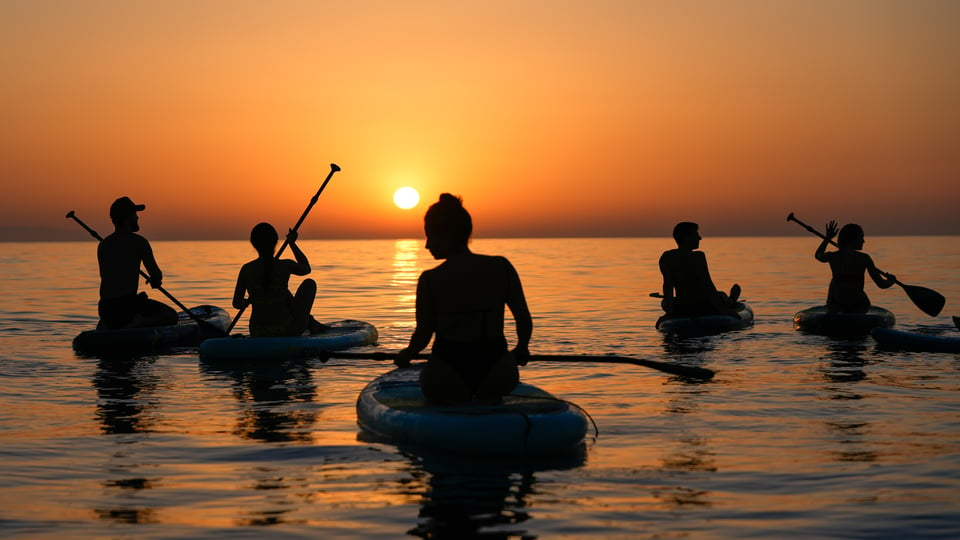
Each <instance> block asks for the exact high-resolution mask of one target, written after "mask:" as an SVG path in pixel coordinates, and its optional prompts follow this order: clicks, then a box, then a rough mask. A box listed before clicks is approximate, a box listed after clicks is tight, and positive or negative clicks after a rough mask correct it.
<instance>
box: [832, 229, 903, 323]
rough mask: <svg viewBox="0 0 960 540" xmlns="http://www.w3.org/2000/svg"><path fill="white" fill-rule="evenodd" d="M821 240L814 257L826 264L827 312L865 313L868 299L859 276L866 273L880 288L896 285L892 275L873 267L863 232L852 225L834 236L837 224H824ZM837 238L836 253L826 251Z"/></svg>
mask: <svg viewBox="0 0 960 540" xmlns="http://www.w3.org/2000/svg"><path fill="white" fill-rule="evenodd" d="M824 236H825V238H824V239H823V241H822V242H820V245H819V246H817V251H816V253H815V254H814V256H815V257H816V258H817V260H818V261H820V262H822V263H830V272H831V273H832V275H833V277H832V278H831V279H830V288H829V290H828V291H827V310H828V311H841V312H844V313H866V312H867V310H868V309H870V299H869V298H868V297H867V293H866V292H864V290H863V281H864V279H863V275H864V273H865V272H866V273H869V274H870V277H871V278H873V282H874V283H876V284H877V287H880V288H881V289H887V288H889V287H891V286H892V285H893V284H894V283H896V281H897V278H896V276H894V275H893V274H884V273H883V272H881V271H880V270H877V267H876V266H874V264H873V259H871V258H870V256H869V255H867V254H866V253H863V252H862V251H860V250H861V249H863V229H862V228H861V227H860V226H859V225H857V224H856V223H848V224H846V225H844V226H843V228H842V229H840V235H839V236H837V222H836V221H830V223H827V231H826V234H824ZM834 236H836V237H837V245H838V246H839V249H838V250H837V251H827V245H828V244H829V243H830V240H832V239H833V237H834Z"/></svg>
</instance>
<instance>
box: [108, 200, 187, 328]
mask: <svg viewBox="0 0 960 540" xmlns="http://www.w3.org/2000/svg"><path fill="white" fill-rule="evenodd" d="M144 208H146V206H144V205H142V204H134V202H133V201H131V200H130V198H129V197H120V198H119V199H117V200H116V201H114V202H113V204H112V205H110V220H111V221H113V226H114V231H113V233H112V234H110V235H109V236H107V237H106V238H104V239H103V240H102V241H101V242H100V245H99V246H98V247H97V261H98V262H99V264H100V303H99V305H98V306H97V311H98V312H99V314H100V322H99V323H98V324H97V329H115V328H137V327H143V326H166V325H172V324H177V312H176V310H174V309H173V308H172V307H170V306H168V305H166V304H164V303H162V302H158V301H156V300H151V299H150V298H147V293H145V292H141V293H139V294H138V293H137V290H138V288H139V284H140V265H141V264H143V267H144V269H145V270H146V273H147V275H148V276H150V278H149V279H148V280H147V283H149V284H150V286H151V287H153V288H154V289H156V288H158V287H160V286H161V285H162V283H163V272H161V271H160V267H159V266H157V261H156V259H154V257H153V249H152V248H151V247H150V242H148V241H147V239H146V238H144V237H142V236H140V235H139V234H136V233H137V231H139V230H140V217H139V216H138V215H137V212H139V211H141V210H143V209H144Z"/></svg>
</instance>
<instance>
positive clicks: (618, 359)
mask: <svg viewBox="0 0 960 540" xmlns="http://www.w3.org/2000/svg"><path fill="white" fill-rule="evenodd" d="M319 356H320V358H321V359H323V361H324V362H326V361H327V359H329V358H344V359H351V360H391V361H392V360H394V359H395V358H396V357H397V354H396V353H389V352H341V351H326V352H323V353H321V354H319ZM428 358H430V355H428V354H418V355H416V356H414V359H416V360H427V359H428ZM530 361H531V362H590V363H598V364H601V363H602V364H633V365H635V366H643V367H648V368H651V369H656V370H657V371H662V372H664V373H669V374H671V375H679V376H681V377H692V378H696V379H712V378H713V375H714V372H713V370H711V369H707V368H702V367H696V366H684V365H681V364H671V363H670V362H658V361H656V360H643V359H640V358H630V357H628V356H612V355H611V356H604V355H594V356H589V355H568V354H531V355H530Z"/></svg>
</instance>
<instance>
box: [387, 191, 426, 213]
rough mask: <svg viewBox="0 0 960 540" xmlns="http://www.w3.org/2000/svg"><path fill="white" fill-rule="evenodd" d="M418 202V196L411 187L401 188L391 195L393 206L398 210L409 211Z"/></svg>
mask: <svg viewBox="0 0 960 540" xmlns="http://www.w3.org/2000/svg"><path fill="white" fill-rule="evenodd" d="M419 202H420V194H419V193H417V190H415V189H413V188H412V187H402V188H400V189H398V190H397V191H396V192H394V194H393V204H395V205H397V207H398V208H403V209H404V210H409V209H411V208H413V207H414V206H416V205H417V203H419Z"/></svg>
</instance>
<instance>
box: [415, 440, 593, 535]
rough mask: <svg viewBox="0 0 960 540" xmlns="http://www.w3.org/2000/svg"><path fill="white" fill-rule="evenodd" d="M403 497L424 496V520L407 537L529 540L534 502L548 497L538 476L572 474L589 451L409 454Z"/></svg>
mask: <svg viewBox="0 0 960 540" xmlns="http://www.w3.org/2000/svg"><path fill="white" fill-rule="evenodd" d="M408 456H409V458H410V460H411V463H410V467H409V474H410V479H409V480H408V481H405V482H404V484H403V485H402V486H401V487H402V489H403V490H404V492H406V493H410V492H414V493H420V494H421V502H420V511H419V514H418V517H419V518H420V519H419V520H418V522H417V525H416V526H415V527H414V528H412V529H410V530H409V531H407V534H409V535H411V536H416V537H420V538H429V539H463V538H489V539H506V538H525V539H533V538H536V537H537V536H536V535H532V534H530V533H528V532H527V530H526V529H525V528H524V526H523V524H524V523H525V522H527V521H529V520H530V519H533V516H532V515H531V514H530V512H529V511H528V508H529V507H530V506H531V504H530V498H531V497H533V496H541V497H543V496H545V495H546V494H545V493H544V489H543V488H544V485H543V484H542V483H538V481H537V476H536V475H537V473H542V472H545V471H551V470H568V469H573V468H577V467H581V466H583V465H584V463H585V462H586V449H585V448H584V447H583V446H581V447H580V448H578V449H577V450H575V451H573V452H569V453H565V454H562V455H557V456H548V457H539V458H532V457H528V458H522V457H517V458H483V457H475V458H473V457H464V456H450V455H431V454H422V453H421V454H417V455H409V454H408Z"/></svg>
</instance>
